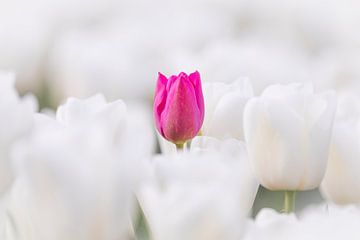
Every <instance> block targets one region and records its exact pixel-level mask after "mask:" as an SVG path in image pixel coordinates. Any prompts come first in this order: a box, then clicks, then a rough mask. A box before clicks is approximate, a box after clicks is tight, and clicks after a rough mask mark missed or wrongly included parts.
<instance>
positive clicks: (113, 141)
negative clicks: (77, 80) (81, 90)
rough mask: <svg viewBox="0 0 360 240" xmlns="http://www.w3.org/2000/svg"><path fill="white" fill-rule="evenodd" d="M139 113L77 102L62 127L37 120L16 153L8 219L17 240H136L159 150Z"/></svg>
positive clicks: (59, 120)
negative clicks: (140, 193)
mask: <svg viewBox="0 0 360 240" xmlns="http://www.w3.org/2000/svg"><path fill="white" fill-rule="evenodd" d="M132 109H133V110H131V111H129V112H128V111H127V110H126V106H125V103H124V102H123V101H121V100H118V101H115V102H110V103H108V102H107V101H106V100H105V98H104V97H103V96H102V95H95V96H93V97H90V98H88V99H84V100H80V99H75V98H71V99H69V100H68V101H67V102H66V103H65V104H64V105H62V106H60V107H59V108H58V110H57V112H56V119H52V118H50V117H48V116H46V115H44V114H37V115H36V116H35V118H34V119H35V123H34V130H33V131H32V133H31V136H29V137H28V138H26V139H24V140H23V141H21V142H20V143H18V144H17V145H16V146H15V149H14V153H13V157H14V169H15V170H16V171H15V172H16V174H17V179H18V181H16V184H15V185H14V188H13V189H12V192H11V194H10V196H9V201H8V202H9V203H8V205H7V212H9V215H10V216H11V217H12V219H10V220H11V221H10V220H9V222H10V223H11V224H12V225H14V228H13V229H12V232H13V234H16V236H19V237H18V238H17V239H39V240H47V239H52V240H57V239H69V240H72V239H77V240H82V239H94V240H98V239H124V240H126V239H132V237H133V236H132V235H133V230H132V228H131V227H130V226H131V224H130V220H131V218H132V217H133V213H134V206H135V205H134V204H135V201H134V197H133V192H135V191H136V190H137V188H138V186H139V185H140V183H141V182H142V181H143V178H144V176H146V173H147V171H146V168H145V167H144V166H145V164H143V162H142V159H143V158H147V157H149V155H150V154H151V152H152V147H153V145H152V144H151V143H152V141H151V140H152V131H151V127H149V125H146V124H144V123H143V122H142V121H143V120H144V119H147V118H146V112H143V110H144V109H142V108H139V107H135V106H133V108H132ZM134 110H135V112H134ZM150 116H151V114H150ZM149 128H150V129H149ZM138 131H140V133H138ZM149 134H150V136H149ZM135 169H136V171H135ZM0 210H1V209H0ZM0 213H1V212H0ZM0 220H1V219H0ZM79 223H81V224H80V225H79ZM74 226H77V227H76V228H74ZM0 228H1V226H0ZM0 231H1V230H0ZM10 234H12V233H10ZM0 236H1V234H0ZM6 239H7V238H6Z"/></svg>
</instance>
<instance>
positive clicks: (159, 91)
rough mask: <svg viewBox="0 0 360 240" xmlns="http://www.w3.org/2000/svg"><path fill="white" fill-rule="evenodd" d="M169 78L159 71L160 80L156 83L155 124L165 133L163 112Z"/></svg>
mask: <svg viewBox="0 0 360 240" xmlns="http://www.w3.org/2000/svg"><path fill="white" fill-rule="evenodd" d="M167 83H168V79H167V78H166V77H165V76H164V75H163V74H161V73H159V76H158V81H157V84H156V90H155V99H154V118H155V125H156V128H157V129H158V131H159V132H160V133H161V134H162V135H163V130H162V128H161V124H160V122H161V113H162V112H163V110H164V108H165V104H166V98H167V92H166V85H167Z"/></svg>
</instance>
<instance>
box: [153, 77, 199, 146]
mask: <svg viewBox="0 0 360 240" xmlns="http://www.w3.org/2000/svg"><path fill="white" fill-rule="evenodd" d="M154 118H155V124H156V128H157V130H158V132H159V133H160V134H161V135H162V136H163V137H164V138H165V139H166V140H168V141H170V142H173V143H175V144H184V143H185V142H186V141H188V140H190V139H192V138H194V137H195V136H196V135H197V134H198V132H199V130H200V128H201V126H202V124H203V121H204V97H203V93H202V88H201V79H200V74H199V72H197V71H196V72H194V73H191V74H190V75H189V76H188V75H187V74H186V73H183V72H182V73H180V74H179V75H178V76H175V75H173V76H171V77H170V78H169V79H168V78H166V77H165V76H164V75H162V74H161V73H159V77H158V82H157V86H156V90H155V99H154Z"/></svg>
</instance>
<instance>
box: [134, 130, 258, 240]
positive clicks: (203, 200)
mask: <svg viewBox="0 0 360 240" xmlns="http://www.w3.org/2000/svg"><path fill="white" fill-rule="evenodd" d="M197 138H203V137H197ZM202 140H203V139H198V140H196V138H195V139H194V142H198V141H200V142H202V143H203V144H195V145H197V146H196V147H195V148H196V149H194V150H192V151H191V152H186V153H185V154H182V155H173V156H169V155H162V156H158V157H156V158H154V159H153V161H152V165H151V166H152V173H153V174H152V177H151V178H150V179H149V181H148V182H146V183H145V184H143V186H142V188H141V190H140V191H139V194H138V198H139V201H140V204H141V206H142V208H143V211H144V215H145V217H146V219H147V221H148V226H149V228H150V231H149V232H150V233H151V235H152V238H151V239H155V240H166V239H173V240H180V239H181V240H183V239H187V240H208V239H227V240H235V239H241V235H242V233H243V231H244V226H245V224H244V221H245V217H246V216H247V214H249V213H250V210H251V207H252V205H253V202H254V199H255V195H256V192H257V188H258V184H257V182H256V180H255V178H254V176H253V175H252V174H251V171H250V170H249V164H248V159H247V156H246V151H245V148H244V147H243V146H242V145H241V144H239V143H238V142H237V141H226V142H223V143H221V142H218V147H219V148H218V149H216V148H210V147H209V146H205V145H207V144H206V143H205V142H206V141H202ZM204 140H206V139H204ZM215 141H216V140H215ZM199 148H200V150H201V149H202V150H201V151H199ZM227 150H232V151H227ZM244 151H245V152H244ZM169 160H171V161H169ZM219 193H221V194H219Z"/></svg>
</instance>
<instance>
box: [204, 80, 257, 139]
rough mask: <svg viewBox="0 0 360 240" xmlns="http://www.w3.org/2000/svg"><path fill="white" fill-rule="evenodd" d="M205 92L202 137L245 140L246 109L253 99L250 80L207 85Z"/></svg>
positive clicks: (205, 85)
mask: <svg viewBox="0 0 360 240" xmlns="http://www.w3.org/2000/svg"><path fill="white" fill-rule="evenodd" d="M203 92H204V99H205V102H206V104H205V119H204V124H203V127H202V130H201V133H202V135H203V136H211V137H216V138H218V139H225V138H237V139H239V140H243V139H244V136H243V135H244V134H243V113H244V108H245V104H246V103H247V101H248V100H249V99H250V98H251V97H253V90H252V87H251V84H250V82H249V80H248V79H243V80H238V81H235V82H233V83H231V84H226V83H220V82H217V83H205V84H204V87H203Z"/></svg>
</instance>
